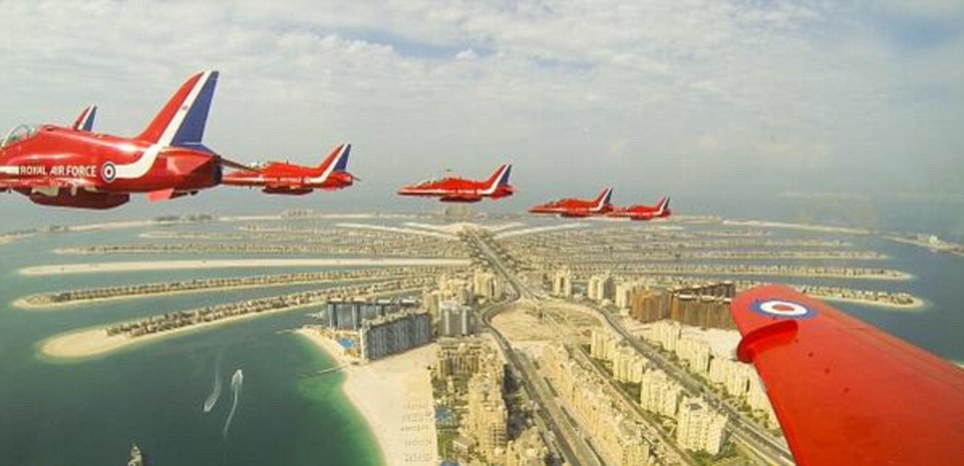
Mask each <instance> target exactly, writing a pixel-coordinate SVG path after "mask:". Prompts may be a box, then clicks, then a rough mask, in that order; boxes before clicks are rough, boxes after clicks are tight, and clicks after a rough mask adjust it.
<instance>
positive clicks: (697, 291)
mask: <svg viewBox="0 0 964 466" xmlns="http://www.w3.org/2000/svg"><path fill="white" fill-rule="evenodd" d="M735 292H736V286H735V285H734V284H733V282H730V281H723V282H711V283H705V284H700V285H692V286H675V287H672V288H669V289H667V290H665V291H662V292H659V291H652V290H637V291H634V292H632V295H631V296H630V305H629V307H630V312H629V314H630V315H631V316H632V317H633V318H635V319H637V320H639V321H640V322H647V323H648V322H655V321H658V320H661V319H672V320H674V321H676V322H679V323H681V324H684V325H692V326H694V327H709V328H721V329H735V328H736V325H735V324H734V322H733V318H732V316H731V315H730V301H731V300H732V298H733V296H734V294H735Z"/></svg>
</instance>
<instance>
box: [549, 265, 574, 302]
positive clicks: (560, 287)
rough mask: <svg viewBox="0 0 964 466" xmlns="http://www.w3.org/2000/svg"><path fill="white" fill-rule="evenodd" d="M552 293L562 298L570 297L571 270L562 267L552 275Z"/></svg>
mask: <svg viewBox="0 0 964 466" xmlns="http://www.w3.org/2000/svg"><path fill="white" fill-rule="evenodd" d="M552 294H553V295H555V296H561V297H563V298H570V297H572V271H570V270H569V269H568V268H562V269H559V270H557V271H556V273H555V275H553V276H552Z"/></svg>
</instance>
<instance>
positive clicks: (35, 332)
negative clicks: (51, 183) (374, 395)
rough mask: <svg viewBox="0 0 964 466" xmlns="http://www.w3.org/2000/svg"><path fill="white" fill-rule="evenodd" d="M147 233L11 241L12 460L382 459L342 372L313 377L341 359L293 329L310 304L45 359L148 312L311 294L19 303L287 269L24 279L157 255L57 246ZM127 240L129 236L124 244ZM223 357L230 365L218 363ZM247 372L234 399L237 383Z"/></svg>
mask: <svg viewBox="0 0 964 466" xmlns="http://www.w3.org/2000/svg"><path fill="white" fill-rule="evenodd" d="M141 231H143V230H119V231H113V232H102V233H89V234H86V233H85V234H70V235H43V236H40V237H36V238H33V239H30V240H25V241H21V242H18V243H16V244H10V245H5V246H0V464H4V465H6V464H10V465H50V466H53V465H93V464H124V462H125V461H126V460H127V455H128V452H129V450H130V447H131V443H132V442H136V443H137V444H138V445H139V446H140V447H141V449H142V450H143V451H144V452H145V453H146V454H147V456H148V458H149V460H150V463H149V464H151V465H199V466H200V465H217V464H225V465H226V464H230V465H268V464H285V465H346V464H359V465H376V464H379V463H380V457H379V455H380V454H379V452H378V449H377V446H376V445H375V444H374V441H373V439H372V437H371V435H370V433H369V429H368V426H367V424H366V423H365V420H364V419H362V418H361V417H360V415H359V414H358V413H357V412H356V411H355V410H354V408H353V407H352V406H351V404H350V403H349V402H348V401H347V399H346V398H345V396H344V395H343V393H342V392H341V389H340V385H341V383H342V376H341V375H340V374H337V373H333V374H327V375H324V376H320V377H311V378H306V377H304V375H305V374H307V373H310V372H312V371H317V370H319V369H322V368H325V367H330V366H332V364H333V361H331V360H330V359H329V358H327V357H326V356H325V355H323V354H321V353H319V352H318V351H317V350H316V349H315V348H314V347H313V346H312V345H311V344H310V343H307V342H306V341H303V340H302V338H301V337H299V336H297V335H294V334H290V333H279V331H280V330H284V329H291V328H294V327H297V326H300V325H302V324H304V323H306V322H307V321H308V319H307V318H306V317H305V316H304V314H306V313H308V312H311V310H310V309H308V310H299V311H294V312H291V313H288V314H281V315H274V316H268V317H263V318H258V319H253V320H249V321H244V322H240V323H236V324H230V325H225V326H222V327H217V328H216V329H212V330H209V331H201V332H196V333H189V334H186V335H183V336H179V337H175V338H171V339H166V340H163V341H160V342H157V343H152V344H149V345H146V346H143V347H135V348H132V349H130V350H125V351H123V352H120V353H116V354H112V355H108V356H105V357H102V358H98V359H91V360H82V361H79V362H61V361H53V360H49V359H46V358H44V357H43V356H41V355H40V354H39V346H40V343H41V342H42V341H43V340H44V339H46V338H48V337H50V336H53V335H55V334H58V333H60V332H64V331H68V330H71V329H75V328H80V327H88V326H93V325H98V324H103V323H107V322H114V321H117V320H123V319H129V318H133V317H138V316H146V315H152V314H157V313H162V312H167V311H175V310H182V309H189V308H193V307H197V306H201V305H205V304H215V303H220V302H233V301H239V300H243V299H246V298H249V297H259V296H273V295H278V294H285V293H291V292H295V291H299V290H304V289H310V288H312V287H311V286H294V287H274V288H265V289H250V290H240V291H231V292H223V291H222V292H216V293H200V294H184V295H175V296H170V297H164V298H159V299H150V300H126V301H115V302H110V303H104V304H98V305H96V306H90V307H86V306H85V307H68V308H64V309H62V310H53V311H36V310H32V311H25V310H22V309H16V308H12V307H11V306H10V303H11V302H12V301H13V300H15V299H17V298H18V297H21V296H24V295H27V294H30V293H36V292H41V291H50V290H59V289H68V288H74V287H89V286H110V285H116V284H123V283H142V282H152V281H166V280H172V279H178V278H197V277H214V276H244V275H257V274H261V273H283V272H284V271H283V270H278V269H269V270H256V269H238V270H213V271H184V272H180V271H179V272H153V273H149V272H147V273H125V274H86V275H73V276H69V275H68V276H61V277H26V276H23V275H20V274H19V273H18V270H19V269H20V268H21V267H23V266H27V265H36V264H49V263H62V262H83V261H91V260H94V261H96V260H138V259H145V260H148V259H155V260H156V259H163V258H164V257H159V256H127V255H125V256H112V257H111V258H107V259H105V257H104V256H61V255H55V254H53V253H51V252H50V250H51V249H52V248H54V247H60V246H64V245H78V244H96V243H105V242H114V240H118V239H121V238H133V235H135V234H137V233H140V232H141ZM125 241H126V240H125ZM219 360H220V361H219ZM217 366H220V367H219V369H220V374H219V375H220V377H221V379H222V382H223V390H222V393H221V396H220V398H219V401H218V402H217V404H216V405H215V407H214V409H212V411H211V412H209V413H204V412H203V410H202V404H203V403H204V401H205V399H206V398H207V397H208V395H209V394H210V393H211V391H212V387H213V385H214V378H215V371H216V368H217ZM236 369H242V370H243V372H244V381H243V384H242V386H241V391H240V397H239V403H238V406H237V409H236V413H235V416H234V418H233V419H232V422H231V425H230V428H229V430H228V433H227V436H223V435H222V430H223V428H224V424H225V421H226V418H227V416H228V412H229V411H230V408H231V405H232V402H233V392H232V390H231V387H230V378H231V375H232V373H233V372H234V371H235V370H236Z"/></svg>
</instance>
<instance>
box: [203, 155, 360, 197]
mask: <svg viewBox="0 0 964 466" xmlns="http://www.w3.org/2000/svg"><path fill="white" fill-rule="evenodd" d="M350 153H351V144H339V145H338V146H336V147H335V149H334V150H332V151H331V153H330V154H328V157H326V158H325V160H323V161H322V162H321V165H319V166H318V167H305V166H302V165H296V164H293V163H288V162H267V163H265V164H262V165H260V166H253V167H251V168H250V169H249V170H237V171H234V172H231V173H226V174H225V175H224V178H222V179H221V183H222V184H224V185H229V186H248V187H260V188H262V189H261V192H263V193H265V194H288V195H303V194H308V193H310V192H312V191H314V190H315V189H321V190H324V191H334V190H337V189H343V188H347V187H350V186H351V185H352V184H354V182H355V181H356V180H357V181H361V180H360V179H359V178H358V177H356V176H355V175H352V174H351V173H349V172H348V171H347V168H348V156H349V154H350Z"/></svg>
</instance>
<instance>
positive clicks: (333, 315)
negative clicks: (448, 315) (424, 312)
mask: <svg viewBox="0 0 964 466" xmlns="http://www.w3.org/2000/svg"><path fill="white" fill-rule="evenodd" d="M416 307H418V303H417V302H415V301H412V300H396V299H379V300H364V299H339V298H334V299H330V300H328V302H327V303H325V307H324V308H323V309H322V310H321V312H320V313H319V314H320V317H321V320H322V322H323V324H324V326H325V327H328V328H330V329H336V330H358V329H359V328H361V326H362V324H363V323H364V322H365V321H367V320H371V319H376V318H378V317H382V316H385V315H388V314H392V313H395V312H399V311H402V310H405V309H414V308H416Z"/></svg>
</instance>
